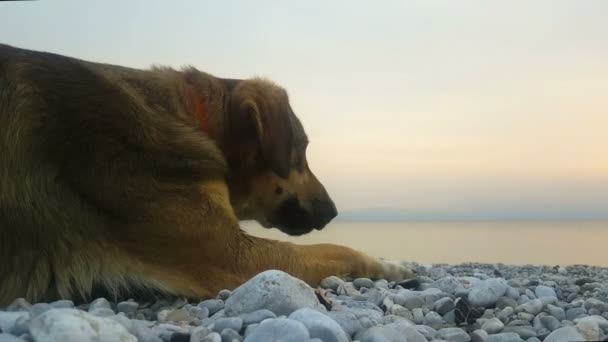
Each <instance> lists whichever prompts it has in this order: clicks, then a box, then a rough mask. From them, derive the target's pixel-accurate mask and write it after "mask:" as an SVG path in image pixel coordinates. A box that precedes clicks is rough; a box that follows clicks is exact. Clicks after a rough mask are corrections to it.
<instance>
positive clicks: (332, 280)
mask: <svg viewBox="0 0 608 342" xmlns="http://www.w3.org/2000/svg"><path fill="white" fill-rule="evenodd" d="M342 284H344V280H342V279H340V278H338V277H336V276H329V277H327V278H325V279H323V280H321V283H320V284H319V286H320V287H321V288H324V289H329V290H334V291H337V290H338V287H340V285H342Z"/></svg>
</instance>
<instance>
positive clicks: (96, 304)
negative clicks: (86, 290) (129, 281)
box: [89, 298, 112, 312]
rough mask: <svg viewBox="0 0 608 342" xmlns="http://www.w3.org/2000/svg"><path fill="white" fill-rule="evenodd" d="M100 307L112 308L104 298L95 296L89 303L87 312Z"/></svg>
mask: <svg viewBox="0 0 608 342" xmlns="http://www.w3.org/2000/svg"><path fill="white" fill-rule="evenodd" d="M101 308H104V309H112V305H111V304H110V302H108V300H107V299H105V298H97V299H95V300H94V301H92V302H91V303H90V304H89V312H91V311H93V310H95V309H101Z"/></svg>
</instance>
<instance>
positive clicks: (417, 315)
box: [412, 308, 424, 324]
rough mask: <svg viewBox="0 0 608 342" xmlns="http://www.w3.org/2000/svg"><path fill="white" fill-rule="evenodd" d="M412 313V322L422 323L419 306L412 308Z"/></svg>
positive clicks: (422, 315) (422, 316)
mask: <svg viewBox="0 0 608 342" xmlns="http://www.w3.org/2000/svg"><path fill="white" fill-rule="evenodd" d="M412 315H413V316H414V323H416V324H422V322H423V320H424V313H423V312H422V309H421V308H416V309H414V310H412Z"/></svg>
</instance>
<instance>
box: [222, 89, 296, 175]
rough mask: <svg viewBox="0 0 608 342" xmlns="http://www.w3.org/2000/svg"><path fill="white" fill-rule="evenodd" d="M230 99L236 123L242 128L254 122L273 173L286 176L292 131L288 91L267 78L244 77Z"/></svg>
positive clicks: (288, 167) (233, 118) (263, 154)
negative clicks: (249, 78)
mask: <svg viewBox="0 0 608 342" xmlns="http://www.w3.org/2000/svg"><path fill="white" fill-rule="evenodd" d="M231 102H232V105H231V112H232V113H231V120H232V121H233V125H236V126H239V127H241V129H240V131H241V132H243V127H252V126H253V128H254V129H255V134H256V136H257V141H258V143H259V145H260V148H261V151H262V157H263V158H264V160H265V161H266V162H267V163H268V165H269V166H270V168H271V169H272V171H273V172H274V173H276V174H277V175H279V176H280V177H282V178H287V177H288V176H289V170H290V166H291V149H292V148H291V147H292V139H293V133H292V131H291V118H290V116H291V110H290V107H289V100H288V98H287V94H286V92H285V91H284V90H283V89H281V88H279V87H278V86H276V85H274V84H272V83H270V82H268V81H264V80H258V79H254V80H245V81H241V82H240V84H239V85H237V86H236V87H235V89H234V91H233V94H232V101H231ZM234 138H236V139H238V137H234Z"/></svg>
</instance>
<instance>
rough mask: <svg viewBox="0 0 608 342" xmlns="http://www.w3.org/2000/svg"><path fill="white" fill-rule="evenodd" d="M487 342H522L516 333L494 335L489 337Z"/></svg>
mask: <svg viewBox="0 0 608 342" xmlns="http://www.w3.org/2000/svg"><path fill="white" fill-rule="evenodd" d="M486 341H487V342H523V340H522V339H521V337H519V335H517V334H516V333H512V332H511V333H509V332H507V333H500V334H495V335H489V336H488V339H487V340H486Z"/></svg>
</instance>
